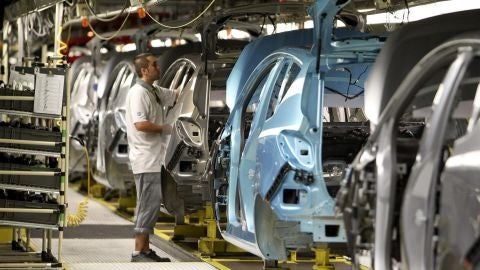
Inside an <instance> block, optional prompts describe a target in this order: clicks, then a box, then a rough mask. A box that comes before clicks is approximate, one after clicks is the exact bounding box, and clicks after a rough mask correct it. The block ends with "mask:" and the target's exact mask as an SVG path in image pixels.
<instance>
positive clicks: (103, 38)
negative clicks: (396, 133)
mask: <svg viewBox="0 0 480 270" xmlns="http://www.w3.org/2000/svg"><path fill="white" fill-rule="evenodd" d="M128 17H130V12H127V16H126V17H125V20H123V23H122V25H120V28H118V29H117V31H115V33H113V35H111V36H110V37H104V36H102V35H100V34H99V33H97V31H95V29H93V27H92V25H91V24H90V23H88V27H89V28H90V30H92V32H93V34H95V36H96V37H98V38H99V39H101V40H111V39H112V38H114V37H116V36H117V35H118V33H120V31H121V30H122V29H123V27H124V26H125V23H126V22H127V20H128Z"/></svg>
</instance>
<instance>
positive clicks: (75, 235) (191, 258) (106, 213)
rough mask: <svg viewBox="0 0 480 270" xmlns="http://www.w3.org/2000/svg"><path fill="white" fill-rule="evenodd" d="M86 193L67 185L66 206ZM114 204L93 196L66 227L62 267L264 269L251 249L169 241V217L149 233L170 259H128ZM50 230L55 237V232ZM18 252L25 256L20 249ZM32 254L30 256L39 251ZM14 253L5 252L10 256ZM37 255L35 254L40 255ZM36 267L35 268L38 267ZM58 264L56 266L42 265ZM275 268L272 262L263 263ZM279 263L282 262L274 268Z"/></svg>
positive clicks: (127, 225) (126, 223)
mask: <svg viewBox="0 0 480 270" xmlns="http://www.w3.org/2000/svg"><path fill="white" fill-rule="evenodd" d="M85 198H86V196H85V195H83V194H81V193H79V192H77V191H75V190H74V188H70V190H69V204H70V205H71V206H70V207H71V208H70V211H72V212H73V211H76V208H77V205H78V204H79V203H80V202H82V201H83V200H84V199H85ZM114 211H116V208H115V206H113V205H111V204H109V203H108V202H105V201H103V200H100V199H95V198H91V199H90V200H89V201H88V215H87V218H86V219H85V220H84V221H83V222H82V225H81V226H79V227H67V228H65V234H64V240H63V247H62V258H63V264H62V267H64V269H66V270H87V269H88V270H90V269H118V270H121V269H134V270H136V269H139V270H140V269H142V270H143V269H161V270H163V269H165V270H169V269H186V270H204V269H205V270H207V269H208V270H210V269H221V270H228V269H238V270H241V269H251V270H253V269H264V265H263V261H262V260H261V259H260V258H258V257H255V256H253V255H251V254H248V253H245V252H242V253H241V254H242V255H241V256H234V255H233V253H232V254H222V255H220V256H215V257H208V256H201V254H200V253H198V252H196V251H195V250H194V247H192V245H188V243H187V242H190V243H191V242H192V241H193V242H194V241H195V239H192V238H189V239H185V241H176V242H175V241H171V240H169V239H171V238H172V234H173V232H174V226H175V225H174V224H173V223H169V222H162V223H160V222H159V223H157V229H155V235H153V236H152V237H151V240H150V242H151V248H152V249H153V250H154V251H155V252H156V253H157V254H158V255H159V256H162V257H168V258H170V259H171V260H172V262H170V263H131V262H130V254H131V252H132V249H133V239H132V238H133V237H132V231H133V223H132V221H131V220H129V218H125V215H123V216H124V217H121V216H120V215H117V214H116V213H114ZM56 234H57V233H56V232H55V233H54V235H53V236H54V237H57V235H56ZM41 245H42V241H41V234H40V232H39V231H32V232H31V242H30V248H31V249H32V250H33V251H37V250H40V249H41ZM7 249H10V247H9V246H8V247H4V246H0V250H2V254H4V255H2V256H0V262H5V260H6V259H7V256H8V255H11V254H12V253H8V254H7V253H3V250H7ZM56 250H58V249H57V245H56V242H54V243H53V245H52V252H53V255H54V256H57V255H58V254H57V252H56ZM17 256H26V255H25V254H20V253H18V254H17ZM31 256H33V257H32V259H35V257H38V254H37V255H31ZM12 258H15V257H12V256H8V260H10V261H9V262H11V263H13V262H14V261H11V260H12ZM38 259H39V258H38ZM330 262H331V263H332V264H333V265H334V266H335V269H337V270H343V269H350V268H349V264H348V261H346V260H345V259H344V258H342V257H339V258H335V257H331V259H330ZM278 266H279V267H282V268H283V269H285V268H287V269H291V270H302V269H312V266H313V259H312V258H302V259H300V258H299V259H298V260H297V261H296V262H294V261H288V262H283V263H279V265H278ZM36 269H38V268H36ZM41 269H58V268H54V267H52V268H41ZM265 269H275V268H265ZM278 269H280V268H278Z"/></svg>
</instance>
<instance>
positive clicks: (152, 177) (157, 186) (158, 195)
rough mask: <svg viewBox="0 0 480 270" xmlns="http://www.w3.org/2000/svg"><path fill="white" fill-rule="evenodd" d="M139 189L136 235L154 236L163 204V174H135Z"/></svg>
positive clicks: (136, 184)
mask: <svg viewBox="0 0 480 270" xmlns="http://www.w3.org/2000/svg"><path fill="white" fill-rule="evenodd" d="M133 176H134V178H135V186H136V188H137V207H136V210H135V216H136V218H135V229H134V231H135V233H137V234H152V233H153V228H154V227H155V223H156V222H157V219H158V214H159V213H160V206H161V203H162V185H161V173H160V172H158V173H140V174H134V175H133Z"/></svg>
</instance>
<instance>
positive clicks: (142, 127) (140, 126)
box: [134, 121, 172, 134]
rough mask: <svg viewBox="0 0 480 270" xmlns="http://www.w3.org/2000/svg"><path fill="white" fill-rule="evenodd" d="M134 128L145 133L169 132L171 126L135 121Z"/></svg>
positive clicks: (170, 131)
mask: <svg viewBox="0 0 480 270" xmlns="http://www.w3.org/2000/svg"><path fill="white" fill-rule="evenodd" d="M134 125H135V128H136V129H137V130H138V131H141V132H145V133H157V134H170V133H172V127H171V126H170V125H157V124H154V123H152V122H150V121H142V122H136V123H135V124H134Z"/></svg>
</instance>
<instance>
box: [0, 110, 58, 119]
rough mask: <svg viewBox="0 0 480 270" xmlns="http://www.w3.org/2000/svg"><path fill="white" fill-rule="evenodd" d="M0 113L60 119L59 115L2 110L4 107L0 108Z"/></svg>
mask: <svg viewBox="0 0 480 270" xmlns="http://www.w3.org/2000/svg"><path fill="white" fill-rule="evenodd" d="M0 114H12V115H18V116H29V117H36V118H47V119H55V120H61V119H62V117H61V116H59V115H49V114H41V113H32V112H22V111H13V110H4V109H0Z"/></svg>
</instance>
